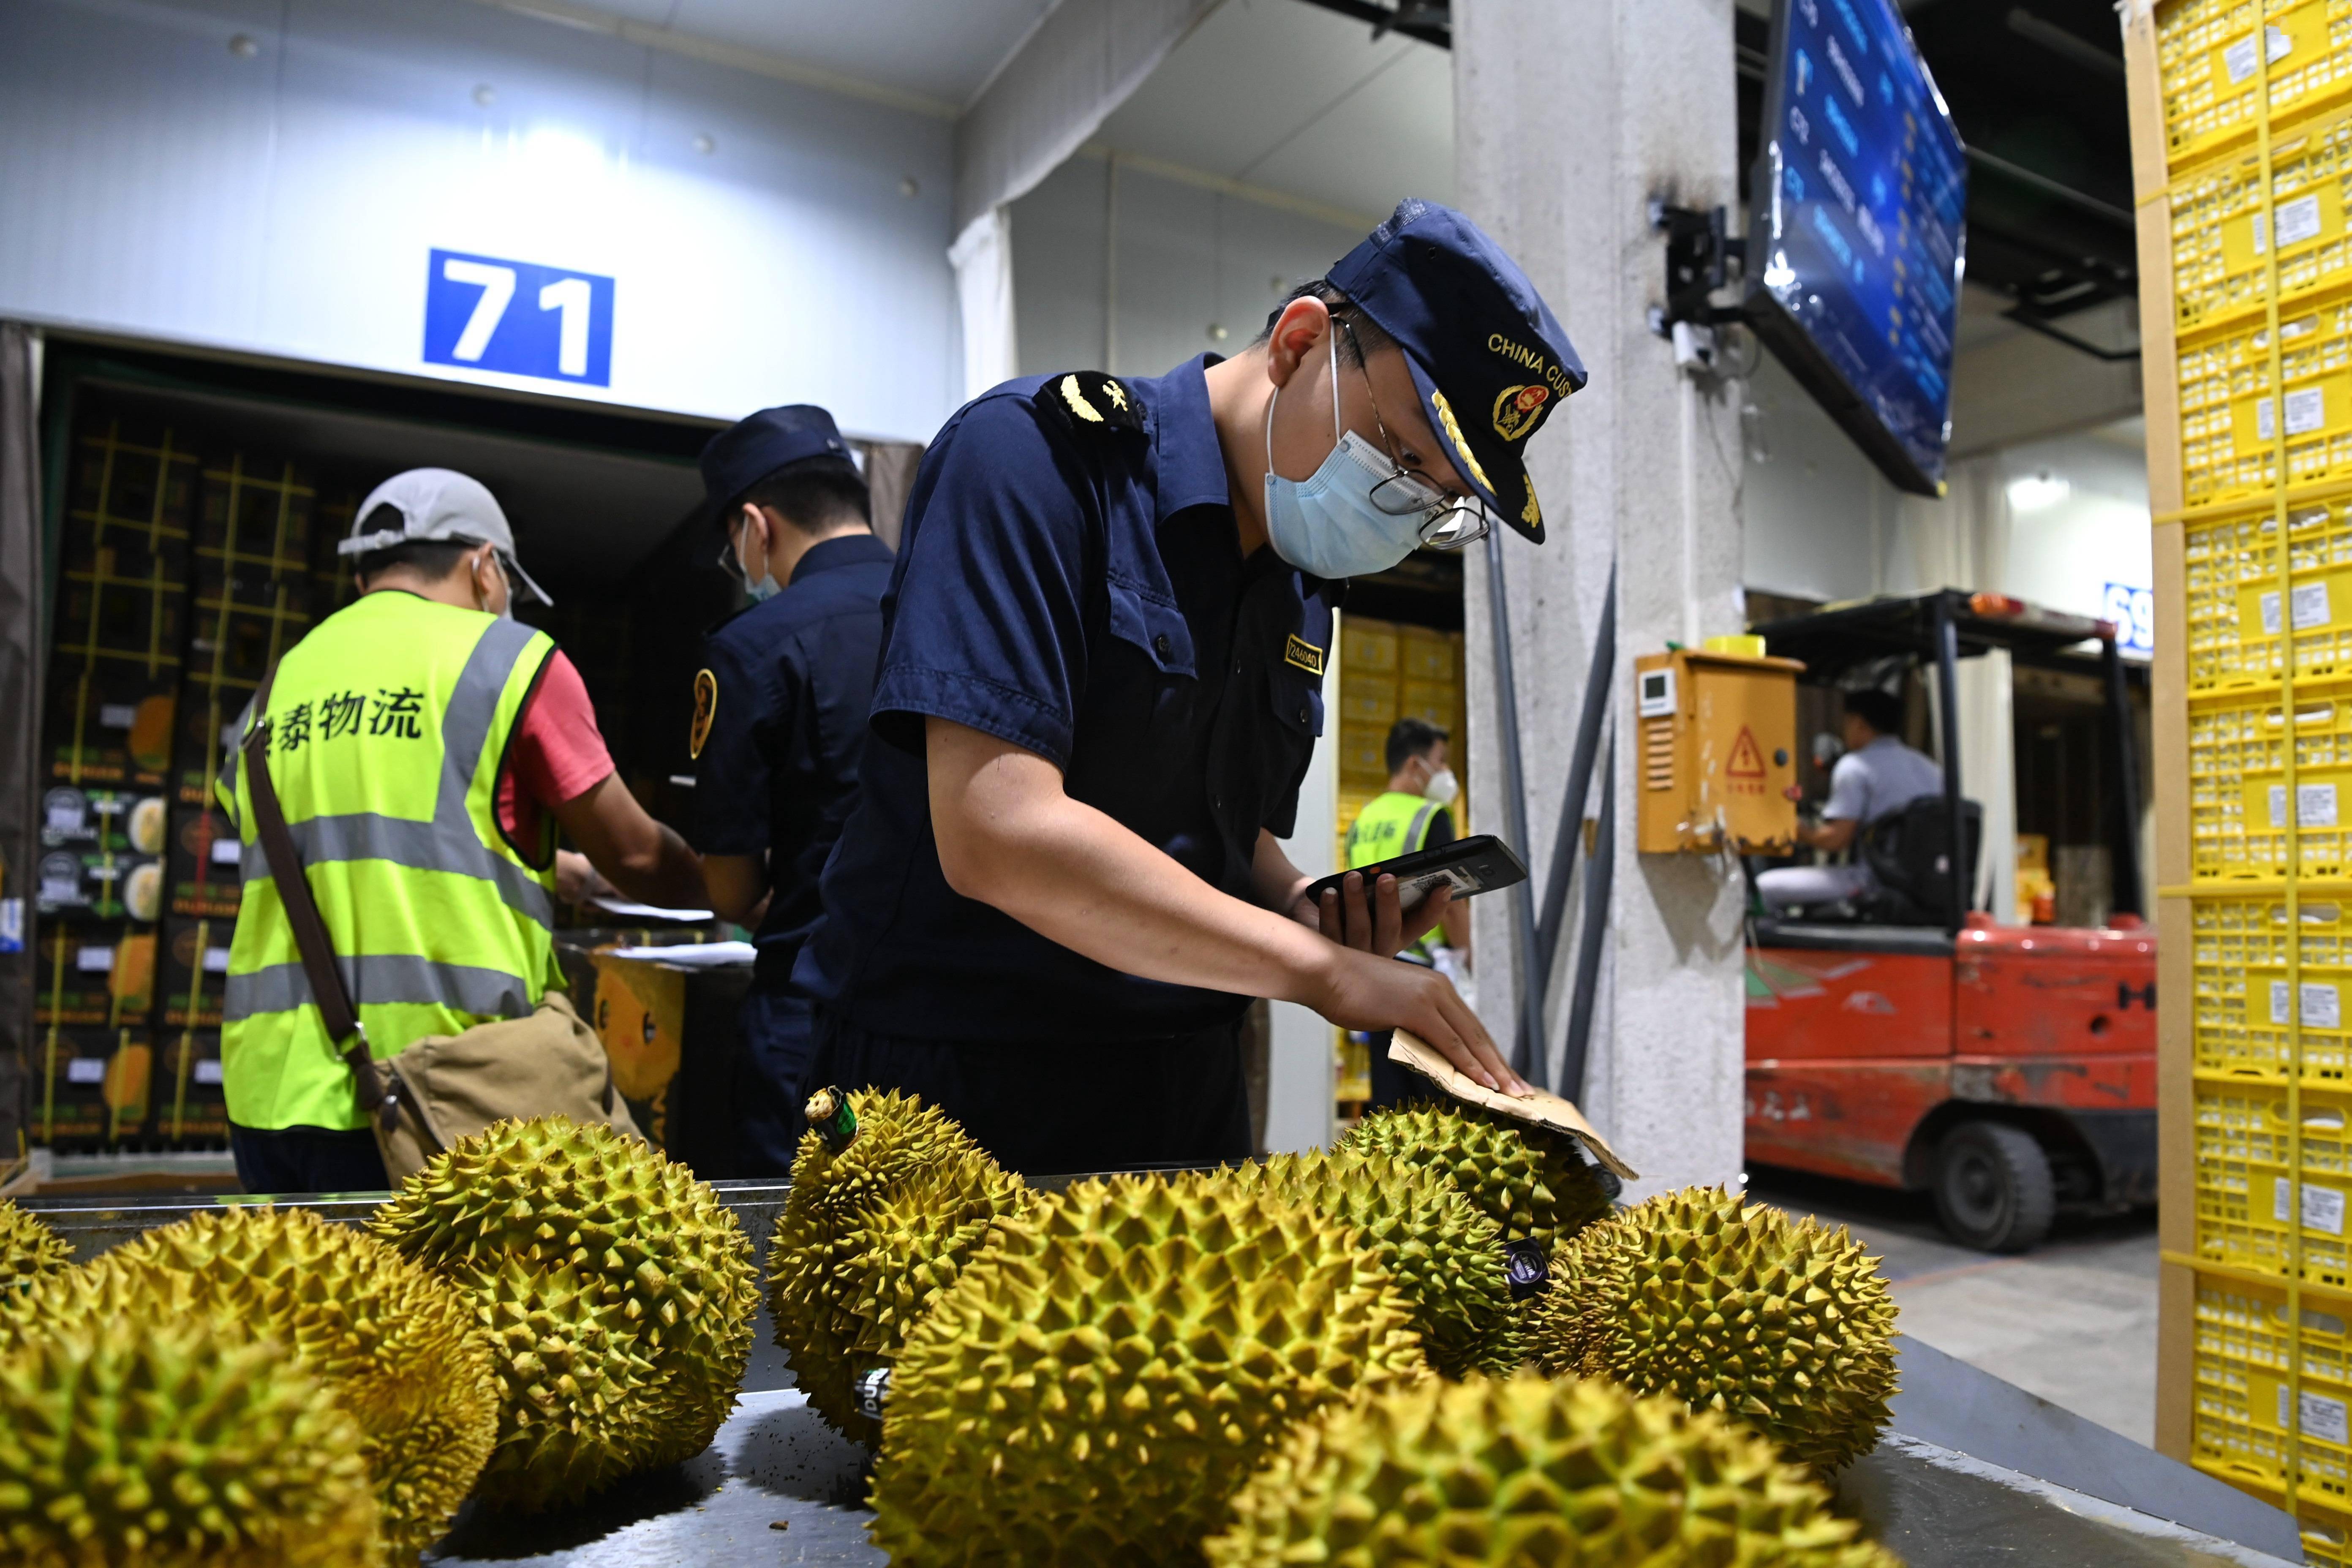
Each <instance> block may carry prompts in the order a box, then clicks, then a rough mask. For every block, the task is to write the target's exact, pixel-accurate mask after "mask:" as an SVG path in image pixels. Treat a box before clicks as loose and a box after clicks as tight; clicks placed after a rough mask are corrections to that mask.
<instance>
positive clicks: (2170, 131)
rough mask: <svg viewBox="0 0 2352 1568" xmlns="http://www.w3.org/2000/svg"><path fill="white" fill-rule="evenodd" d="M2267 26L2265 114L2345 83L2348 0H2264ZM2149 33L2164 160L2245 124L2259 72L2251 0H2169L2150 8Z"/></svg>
mask: <svg viewBox="0 0 2352 1568" xmlns="http://www.w3.org/2000/svg"><path fill="white" fill-rule="evenodd" d="M2270 34H2271V37H2270V57H2271V58H2270V69H2269V77H2270V100H2271V117H2272V119H2273V121H2274V122H2275V121H2277V120H2278V119H2279V118H2280V117H2282V116H2284V115H2288V114H2303V113H2310V112H2313V111H2315V110H2317V109H2318V108H2320V107H2322V106H2324V105H2326V103H2328V102H2331V101H2333V100H2336V99H2337V98H2340V97H2343V96H2344V95H2345V94H2346V93H2347V92H2352V4H2347V0H2303V3H2302V4H2300V5H2292V4H2281V3H2279V0H2273V4H2272V5H2271V7H2270ZM2156 40H2157V59H2158V70H2159V71H2160V72H2161V74H2162V80H2163V91H2164V128H2165V142H2166V156H2167V158H2168V160H2169V162H2170V164H2171V166H2172V167H2173V168H2175V169H2178V168H2179V167H2181V165H2182V164H2184V163H2188V162H2189V161H2191V160H2193V159H2196V158H2198V157H2200V156H2202V155H2203V154H2205V153H2209V152H2210V151H2212V150H2214V149H2217V148H2220V147H2222V146H2226V145H2228V144H2229V143H2230V142H2233V141H2236V140H2239V139H2241V138H2244V137H2250V136H2252V134H2253V133H2254V124H2255V117H2256V115H2257V114H2258V113H2259V112H2260V104H2261V99H2260V97H2259V94H2260V91H2261V88H2262V79H2261V77H2260V75H2258V73H2257V71H2256V61H2255V58H2254V54H2255V49H2254V6H2253V4H2252V0H2176V3H2175V4H2173V5H2168V6H2166V7H2164V8H2163V9H2162V10H2160V11H2158V13H2157V20H2156Z"/></svg>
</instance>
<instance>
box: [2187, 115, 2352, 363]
mask: <svg viewBox="0 0 2352 1568" xmlns="http://www.w3.org/2000/svg"><path fill="white" fill-rule="evenodd" d="M2271 164H2272V168H2273V171H2274V178H2273V182H2272V193H2271V201H2272V204H2273V211H2274V214H2275V216H2276V218H2277V223H2276V225H2275V226H2276V228H2277V229H2278V231H2279V233H2280V234H2281V235H2282V236H2284V244H2282V245H2281V246H2280V247H2279V263H2278V268H2279V309H2280V311H2281V314H2282V315H2286V314H2289V313H2292V312H2293V311H2294V310H2295V309H2297V308H2298V307H2299V306H2300V305H2301V303H2302V302H2303V301H2304V300H2307V299H2309V298H2311V297H2312V296H2314V295H2315V294H2317V293H2319V292H2321V291H2323V290H2325V289H2330V288H2332V287H2334V286H2335V285H2336V284H2338V283H2342V282H2344V281H2346V280H2347V278H2352V247H2347V243H2346V237H2345V226H2344V215H2345V211H2346V206H2347V203H2346V199H2345V189H2346V185H2347V182H2352V110H2336V111H2335V112H2332V113H2330V114H2327V115H2325V116H2322V117H2320V118H2318V119H2316V120H2314V121H2310V122H2308V123H2306V124H2304V125H2299V126H2296V127H2294V128H2293V129H2292V130H2291V131H2285V132H2277V131H2274V132H2273V135H2272V139H2271ZM2171 195H2172V274H2173V319H2174V321H2176V322H2177V323H2178V325H2179V329H2180V331H2181V332H2182V333H2183V334H2187V333H2189V332H2194V331H2202V330H2204V329H2206V328H2208V327H2213V326H2218V325H2220V324H2221V323H2223V322H2227V321H2234V320H2237V319H2238V318H2240V317H2245V318H2248V319H2257V318H2259V317H2260V316H2262V315H2263V310H2264V300H2265V299H2266V294H2265V290H2267V289H2269V287H2270V256H2269V253H2268V251H2269V244H2270V237H2271V230H2272V228H2273V224H2272V221H2271V218H2270V216H2266V215H2265V214H2264V211H2263V173H2262V160H2261V155H2260V152H2259V150H2258V149H2257V148H2255V147H2252V146H2247V147H2243V148H2241V149H2239V150H2238V151H2236V152H2233V153H2230V154H2229V155H2228V156H2226V157H2222V158H2217V159H2216V160H2214V161H2213V162H2212V163H2209V164H2205V165H2202V166H2200V167H2199V168H2197V169H2194V170H2191V171H2189V173H2187V174H2183V175H2181V176H2180V177H2179V179H2178V180H2176V181H2175V182H2174V183H2173V185H2172V192H2171Z"/></svg>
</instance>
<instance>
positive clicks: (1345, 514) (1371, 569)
mask: <svg viewBox="0 0 2352 1568" xmlns="http://www.w3.org/2000/svg"><path fill="white" fill-rule="evenodd" d="M1327 335H1328V340H1329V343H1330V351H1331V428H1332V429H1333V431H1334V432H1336V433H1337V434H1338V436H1339V445H1338V446H1336V447H1332V448H1331V455H1330V456H1329V457H1328V458H1324V459H1323V466H1322V467H1321V468H1317V469H1316V470H1315V472H1314V473H1313V474H1311V475H1309V476H1308V477H1307V478H1306V479H1284V478H1283V477H1282V476H1281V475H1279V474H1277V473H1276V472H1275V471H1274V404H1275V398H1274V397H1269V398H1267V399H1266V400H1265V531H1266V537H1267V540H1268V542H1271V543H1272V544H1273V546H1274V552H1275V553H1276V555H1279V556H1281V557H1282V558H1283V559H1284V560H1285V561H1287V562H1288V563H1290V564H1292V565H1293V566H1296V567H1297V568H1298V569H1299V570H1300V571H1301V572H1307V573H1312V574H1314V575H1316V576H1318V577H1321V578H1325V579H1327V580H1331V581H1337V580H1339V579H1340V578H1345V577H1364V576H1369V575H1370V574H1372V573H1375V572H1385V571H1387V570H1388V569H1389V568H1390V567H1391V566H1393V565H1395V564H1396V563H1398V562H1400V561H1402V560H1403V559H1404V558H1405V557H1406V556H1408V555H1410V554H1412V551H1413V546H1415V545H1417V544H1419V543H1420V542H1421V535H1422V531H1423V527H1424V526H1426V523H1427V519H1426V518H1424V517H1423V514H1421V513H1420V512H1418V511H1414V512H1408V513H1406V514H1405V515H1403V516H1402V517H1400V516H1396V515H1394V514H1392V513H1390V512H1386V511H1382V510H1381V509H1380V508H1379V507H1377V506H1375V505H1373V504H1372V489H1373V488H1374V487H1375V486H1377V485H1379V484H1380V483H1381V481H1382V480H1384V479H1391V478H1393V477H1394V476H1395V474H1396V473H1397V467H1396V465H1395V464H1394V463H1392V462H1391V461H1390V460H1389V459H1388V457H1387V456H1386V454H1384V453H1382V452H1381V450H1380V448H1379V447H1375V446H1373V445H1372V444H1371V443H1370V441H1367V440H1365V439H1364V438H1363V437H1361V436H1359V435H1357V434H1356V433H1355V432H1354V431H1353V430H1349V429H1347V428H1345V427H1344V426H1341V424H1340V423H1339V332H1338V331H1336V330H1334V331H1331V332H1329V333H1328V334H1327ZM1280 395H1281V390H1280V389H1279V388H1276V392H1275V397H1279V396H1280Z"/></svg>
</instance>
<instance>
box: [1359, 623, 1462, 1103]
mask: <svg viewBox="0 0 2352 1568" xmlns="http://www.w3.org/2000/svg"><path fill="white" fill-rule="evenodd" d="M1465 676H1466V671H1465V668H1464V665H1463V662H1462V634H1461V633H1460V632H1455V631H1442V630H1439V629H1437V628H1435V627H1433V626H1412V625H1407V624H1403V623H1400V622H1396V621H1376V620H1373V619H1372V618H1370V616H1350V615H1346V614H1344V613H1343V614H1342V616H1341V617H1340V626H1339V700H1338V703H1337V707H1338V710H1339V728H1338V731H1337V733H1338V744H1339V815H1338V819H1337V820H1338V830H1337V840H1336V842H1335V844H1334V845H1333V858H1332V864H1333V865H1335V866H1345V865H1346V864H1347V863H1348V829H1349V828H1350V827H1352V826H1355V821H1356V815H1357V814H1358V813H1359V812H1360V811H1362V810H1363V809H1364V806H1365V805H1366V803H1368V802H1369V801H1370V799H1371V798H1372V797H1373V796H1374V795H1379V794H1380V793H1381V791H1382V790H1384V789H1386V788H1388V784H1389V767H1388V743H1389V729H1390V727H1391V725H1393V724H1394V723H1395V722H1396V721H1398V720H1399V719H1402V718H1406V717H1412V718H1416V719H1425V720H1427V721H1429V722H1431V723H1433V724H1434V725H1436V726H1437V727H1438V728H1439V729H1441V730H1444V731H1446V732H1447V733H1448V734H1449V735H1450V736H1451V737H1452V740H1451V741H1450V742H1449V743H1448V744H1447V746H1446V763H1447V765H1448V766H1450V767H1452V768H1453V770H1454V776H1455V777H1456V778H1457V779H1460V780H1461V781H1462V793H1461V795H1458V796H1456V797H1455V799H1454V805H1453V807H1452V810H1453V813H1454V830H1455V831H1456V832H1457V833H1467V832H1468V831H1469V826H1468V824H1469V821H1470V804H1469V796H1470V791H1469V783H1468V773H1469V764H1470V758H1469V748H1468V745H1467V742H1466V741H1465V736H1464V734H1463V730H1462V716H1463V714H1464V712H1465V711H1466V710H1467V704H1466V703H1465V700H1464V690H1465V687H1464V681H1465ZM1332 1033H1333V1036H1334V1038H1335V1042H1336V1044H1335V1047H1334V1049H1335V1052H1336V1069H1335V1077H1336V1079H1337V1082H1336V1085H1335V1087H1334V1089H1333V1098H1334V1100H1336V1101H1337V1103H1338V1108H1339V1122H1340V1125H1341V1127H1342V1128H1343V1129H1344V1128H1345V1127H1346V1126H1348V1125H1349V1124H1350V1123H1351V1122H1352V1121H1353V1120H1354V1118H1355V1117H1357V1116H1358V1115H1360V1113H1361V1111H1362V1110H1363V1105H1364V1101H1366V1100H1369V1099H1370V1097H1371V1076H1370V1075H1371V1058H1370V1054H1369V1052H1368V1051H1367V1048H1366V1047H1365V1045H1364V1043H1363V1042H1362V1041H1361V1040H1354V1039H1350V1038H1349V1037H1348V1036H1347V1034H1346V1033H1345V1031H1342V1030H1336V1029H1335V1030H1334V1031H1332Z"/></svg>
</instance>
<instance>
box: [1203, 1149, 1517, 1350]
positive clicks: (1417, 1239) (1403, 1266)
mask: <svg viewBox="0 0 2352 1568" xmlns="http://www.w3.org/2000/svg"><path fill="white" fill-rule="evenodd" d="M1226 1180H1228V1181H1230V1182H1232V1183H1233V1184H1234V1185H1236V1186H1237V1187H1239V1188H1241V1189H1242V1190H1244V1191H1261V1190H1262V1191H1265V1192H1268V1193H1271V1194H1275V1195H1276V1196H1277V1197H1280V1198H1283V1199H1286V1200H1288V1201H1291V1202H1295V1203H1305V1204H1309V1205H1313V1206H1314V1207H1315V1208H1316V1209H1318V1211H1320V1212H1321V1213H1322V1214H1323V1215H1326V1216H1327V1217H1328V1218H1329V1219H1331V1220H1333V1221H1335V1222H1336V1223H1338V1224H1340V1225H1350V1226H1355V1227H1356V1228H1357V1229H1359V1230H1360V1231H1362V1232H1363V1233H1364V1238H1365V1241H1366V1242H1367V1243H1368V1244H1369V1245H1370V1247H1371V1249H1372V1251H1373V1252H1374V1253H1375V1254H1376V1255H1377V1256H1378V1257H1379V1258H1380V1260H1381V1263H1382V1264H1384V1265H1386V1266H1387V1268H1388V1270H1389V1272H1390V1273H1391V1274H1393V1275H1395V1276H1396V1278H1397V1284H1398V1287H1399V1288H1400V1289H1402V1290H1403V1291H1404V1293H1405V1295H1406V1296H1407V1297H1409V1298H1410V1299H1411V1300H1412V1303H1413V1328H1414V1330H1415V1331H1417V1332H1418V1333H1419V1334H1420V1335H1421V1348H1422V1351H1423V1353H1424V1354H1425V1355H1427V1356H1428V1357H1429V1364H1430V1365H1431V1366H1432V1367H1433V1368H1435V1369H1436V1371H1437V1372H1439V1373H1441V1374H1443V1375H1444V1376H1446V1377H1464V1376H1466V1375H1468V1374H1469V1373H1471V1372H1472V1371H1474V1370H1475V1371H1479V1372H1487V1373H1507V1372H1509V1371H1510V1370H1511V1368H1513V1367H1514V1366H1517V1364H1518V1362H1519V1351H1520V1345H1519V1339H1520V1336H1519V1327H1518V1320H1517V1313H1516V1311H1515V1310H1514V1307H1515V1304H1514V1302H1513V1301H1512V1300H1511V1287H1510V1282H1509V1280H1508V1279H1507V1278H1506V1276H1505V1274H1504V1271H1503V1237H1502V1232H1501V1231H1500V1230H1498V1229H1497V1228H1496V1225H1495V1222H1494V1221H1493V1220H1490V1219H1488V1218H1487V1217H1486V1215H1483V1214H1480V1213H1479V1212H1478V1211H1477V1209H1476V1208H1475V1207H1473V1206H1472V1205H1471V1203H1470V1200H1469V1199H1468V1198H1465V1197H1464V1196H1463V1195H1462V1193H1461V1190H1460V1189H1459V1188H1457V1187H1456V1186H1454V1184H1453V1182H1452V1181H1450V1180H1448V1179H1447V1178H1445V1177H1444V1176H1440V1175H1437V1174H1434V1173H1432V1172H1431V1171H1430V1170H1429V1169H1428V1168H1427V1167H1426V1166H1423V1165H1419V1164H1414V1163H1409V1162H1406V1161H1403V1160H1398V1159H1393V1158H1391V1157H1390V1156H1388V1155H1385V1154H1352V1153H1350V1154H1326V1153H1322V1152H1319V1151H1318V1152H1315V1153H1310V1154H1276V1155H1274V1156H1272V1157H1271V1158H1269V1159H1268V1160H1267V1161H1266V1162H1265V1164H1263V1165H1259V1164H1255V1163H1251V1164H1244V1165H1243V1166H1242V1167H1241V1168H1240V1169H1239V1170H1238V1171H1236V1172H1234V1173H1233V1174H1232V1175H1231V1176H1229V1177H1227V1178H1226Z"/></svg>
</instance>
